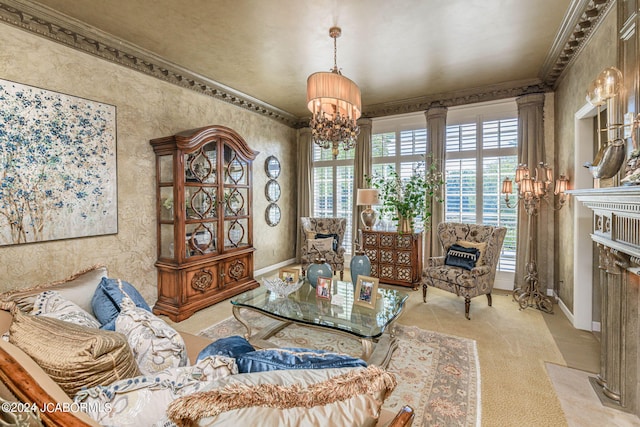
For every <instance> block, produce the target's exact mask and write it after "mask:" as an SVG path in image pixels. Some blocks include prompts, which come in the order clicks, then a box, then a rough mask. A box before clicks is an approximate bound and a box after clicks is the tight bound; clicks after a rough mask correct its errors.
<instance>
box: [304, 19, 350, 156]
mask: <svg viewBox="0 0 640 427" xmlns="http://www.w3.org/2000/svg"><path fill="white" fill-rule="evenodd" d="M341 34H342V30H341V29H340V28H338V27H332V28H331V29H329V36H331V38H332V39H333V69H332V70H331V71H330V72H318V73H314V74H311V75H310V76H309V78H308V79H307V108H308V109H309V111H311V113H312V117H311V121H310V122H309V127H310V128H311V138H312V140H313V142H314V143H315V144H317V145H318V146H320V147H321V148H323V149H328V148H331V152H332V154H333V158H334V159H335V158H336V157H338V150H339V148H340V144H342V148H343V149H344V150H350V149H352V148H353V147H355V145H356V138H357V137H358V134H359V133H360V128H359V127H358V125H357V123H356V121H357V120H358V118H360V115H361V114H362V107H361V103H360V89H359V88H358V85H356V84H355V83H354V82H353V81H351V80H349V79H348V78H346V77H344V76H343V75H342V73H341V72H340V70H339V69H338V65H337V47H336V39H337V38H338V37H340V35H341Z"/></svg>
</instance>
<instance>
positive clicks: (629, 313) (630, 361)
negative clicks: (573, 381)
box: [567, 186, 640, 415]
mask: <svg viewBox="0 0 640 427" xmlns="http://www.w3.org/2000/svg"><path fill="white" fill-rule="evenodd" d="M567 193H569V194H571V195H572V196H575V197H576V198H577V199H578V201H580V202H582V203H583V204H584V205H585V206H586V207H588V208H589V209H591V210H592V211H593V229H592V231H593V232H592V234H591V239H592V240H593V241H594V242H596V243H597V246H598V269H599V271H600V272H599V275H600V287H601V295H602V303H601V312H600V317H601V319H600V326H601V332H602V335H601V341H600V373H599V375H598V377H597V378H595V379H594V381H593V382H592V383H593V384H594V388H595V390H596V392H597V393H598V395H599V396H600V397H601V400H602V401H603V403H605V404H611V405H619V407H620V408H621V409H624V410H626V411H629V412H632V413H634V414H636V415H640V357H639V351H638V349H639V348H640V335H639V332H640V316H639V313H640V310H639V305H640V291H639V289H640V276H639V275H638V274H639V273H638V271H639V270H638V266H640V187H637V186H632V187H612V188H598V189H588V190H571V191H568V192H567Z"/></svg>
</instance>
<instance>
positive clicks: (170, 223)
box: [157, 155, 175, 259]
mask: <svg viewBox="0 0 640 427" xmlns="http://www.w3.org/2000/svg"><path fill="white" fill-rule="evenodd" d="M157 168H158V181H159V182H158V184H159V191H158V197H159V198H160V200H159V210H160V212H159V221H160V231H159V232H160V238H159V245H160V257H162V258H171V259H173V258H174V257H175V250H174V249H175V245H174V241H173V239H174V221H175V215H174V209H173V208H174V206H173V190H174V182H173V155H163V156H159V157H158V163H157Z"/></svg>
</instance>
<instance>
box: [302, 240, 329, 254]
mask: <svg viewBox="0 0 640 427" xmlns="http://www.w3.org/2000/svg"><path fill="white" fill-rule="evenodd" d="M332 250H333V238H331V237H325V238H324V239H311V240H307V252H311V253H317V252H318V251H320V253H321V254H323V253H325V252H331V251H332Z"/></svg>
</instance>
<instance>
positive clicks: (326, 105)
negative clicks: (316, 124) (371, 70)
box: [307, 72, 362, 121]
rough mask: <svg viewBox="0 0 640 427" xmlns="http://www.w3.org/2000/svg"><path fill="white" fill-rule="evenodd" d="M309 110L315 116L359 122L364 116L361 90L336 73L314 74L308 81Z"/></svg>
mask: <svg viewBox="0 0 640 427" xmlns="http://www.w3.org/2000/svg"><path fill="white" fill-rule="evenodd" d="M307 108H308V109H309V111H311V112H312V113H313V114H314V115H316V114H317V113H318V112H321V113H322V114H323V115H324V116H325V117H327V118H329V119H334V118H335V117H336V116H337V114H338V113H339V114H340V116H342V117H347V118H349V119H352V120H354V121H355V120H358V119H359V118H360V116H361V115H362V104H361V100H360V88H358V85H356V84H355V83H354V82H353V81H351V80H349V79H348V78H346V77H344V76H343V75H341V74H338V73H334V72H318V73H313V74H311V75H310V76H309V78H308V79H307Z"/></svg>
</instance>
